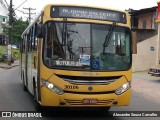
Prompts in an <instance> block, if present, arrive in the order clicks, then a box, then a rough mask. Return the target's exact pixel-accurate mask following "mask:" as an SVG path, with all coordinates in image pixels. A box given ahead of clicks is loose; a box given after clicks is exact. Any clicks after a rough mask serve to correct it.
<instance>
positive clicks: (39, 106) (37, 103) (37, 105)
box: [34, 98, 43, 112]
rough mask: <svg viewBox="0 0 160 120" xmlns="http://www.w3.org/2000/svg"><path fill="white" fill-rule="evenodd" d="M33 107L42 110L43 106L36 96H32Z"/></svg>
mask: <svg viewBox="0 0 160 120" xmlns="http://www.w3.org/2000/svg"><path fill="white" fill-rule="evenodd" d="M34 108H35V109H36V111H39V112H41V111H43V107H42V106H41V105H40V104H39V102H38V101H37V99H36V98H34Z"/></svg>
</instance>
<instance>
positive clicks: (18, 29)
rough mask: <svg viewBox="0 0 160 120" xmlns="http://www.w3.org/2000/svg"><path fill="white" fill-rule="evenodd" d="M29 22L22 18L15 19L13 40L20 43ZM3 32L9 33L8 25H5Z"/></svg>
mask: <svg viewBox="0 0 160 120" xmlns="http://www.w3.org/2000/svg"><path fill="white" fill-rule="evenodd" d="M27 26H28V22H27V21H23V20H22V19H18V20H15V21H14V22H13V25H12V42H11V43H19V42H20V40H21V34H22V33H23V31H24V30H25V29H26V28H27ZM3 32H4V33H5V34H7V35H8V26H7V25H3Z"/></svg>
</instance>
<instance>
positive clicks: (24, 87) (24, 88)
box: [22, 74, 28, 91]
mask: <svg viewBox="0 0 160 120" xmlns="http://www.w3.org/2000/svg"><path fill="white" fill-rule="evenodd" d="M22 81H23V90H24V91H28V89H27V87H26V86H25V82H24V74H23V75H22Z"/></svg>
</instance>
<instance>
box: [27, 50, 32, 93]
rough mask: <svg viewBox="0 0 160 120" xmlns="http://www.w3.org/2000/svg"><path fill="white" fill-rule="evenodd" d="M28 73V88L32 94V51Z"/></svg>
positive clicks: (29, 55) (29, 53)
mask: <svg viewBox="0 0 160 120" xmlns="http://www.w3.org/2000/svg"><path fill="white" fill-rule="evenodd" d="M27 74H28V90H29V92H30V93H31V94H33V82H32V81H33V78H32V53H31V52H28V64H27Z"/></svg>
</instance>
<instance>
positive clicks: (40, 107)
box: [33, 79, 43, 111]
mask: <svg viewBox="0 0 160 120" xmlns="http://www.w3.org/2000/svg"><path fill="white" fill-rule="evenodd" d="M33 92H34V93H33V97H34V98H33V99H34V101H33V102H34V107H35V109H36V110H37V111H43V107H42V106H41V105H40V104H39V102H38V101H37V93H36V85H35V79H33Z"/></svg>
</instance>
